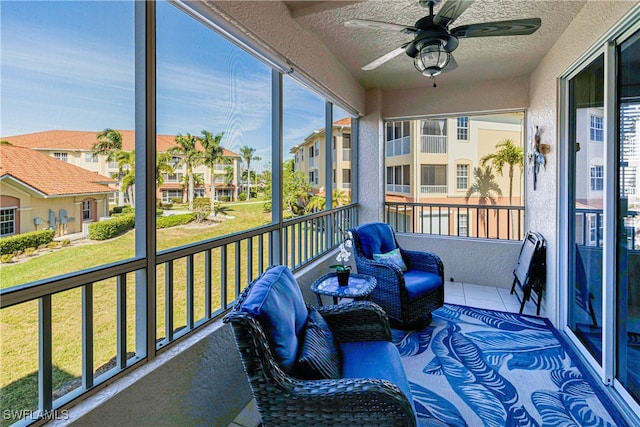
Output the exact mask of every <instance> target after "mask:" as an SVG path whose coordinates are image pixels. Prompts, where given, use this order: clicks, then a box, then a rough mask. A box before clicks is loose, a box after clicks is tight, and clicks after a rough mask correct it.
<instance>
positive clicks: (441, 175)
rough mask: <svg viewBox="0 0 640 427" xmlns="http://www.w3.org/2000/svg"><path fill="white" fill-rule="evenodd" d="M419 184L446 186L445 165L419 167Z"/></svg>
mask: <svg viewBox="0 0 640 427" xmlns="http://www.w3.org/2000/svg"><path fill="white" fill-rule="evenodd" d="M420 172H421V173H420V184H421V185H429V186H445V187H446V186H447V165H421V166H420Z"/></svg>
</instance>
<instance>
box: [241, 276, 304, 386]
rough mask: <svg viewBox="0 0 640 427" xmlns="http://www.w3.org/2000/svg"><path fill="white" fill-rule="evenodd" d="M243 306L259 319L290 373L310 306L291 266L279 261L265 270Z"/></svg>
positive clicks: (285, 368) (243, 308) (276, 356)
mask: <svg viewBox="0 0 640 427" xmlns="http://www.w3.org/2000/svg"><path fill="white" fill-rule="evenodd" d="M241 310H242V311H244V312H246V313H249V314H250V315H251V316H253V317H254V318H256V319H258V321H259V322H260V325H261V326H262V329H263V331H264V333H265V335H266V336H267V340H268V341H269V345H270V346H271V349H272V351H273V352H274V353H275V354H274V357H275V358H276V360H277V361H278V363H280V366H281V367H282V369H283V370H284V371H285V372H288V373H291V372H292V371H293V367H294V364H295V362H296V359H297V355H298V334H299V333H300V331H301V330H302V328H303V327H304V324H305V322H306V320H307V307H306V306H305V304H304V300H303V299H302V293H301V292H300V288H299V287H298V284H297V283H296V279H295V278H294V277H293V274H291V270H289V268H288V267H286V266H282V265H280V266H276V267H273V268H270V269H269V270H267V271H265V272H264V273H263V274H262V276H260V277H259V278H258V279H256V281H255V282H254V283H253V285H252V287H251V290H250V291H249V295H247V298H246V299H245V301H244V303H243V304H242V307H241Z"/></svg>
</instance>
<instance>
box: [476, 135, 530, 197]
mask: <svg viewBox="0 0 640 427" xmlns="http://www.w3.org/2000/svg"><path fill="white" fill-rule="evenodd" d="M496 148H497V149H498V151H496V152H495V153H493V154H487V155H486V156H484V157H483V158H481V159H480V164H482V166H486V165H487V163H488V162H491V163H492V164H493V166H495V168H496V172H498V174H500V176H502V171H503V170H504V167H505V166H507V165H508V166H509V205H511V204H512V203H511V199H512V197H513V167H514V166H516V165H517V166H519V167H520V174H522V168H523V165H524V150H523V149H522V147H519V146H517V145H515V144H514V143H513V141H512V140H511V139H509V138H506V139H503V140H502V141H500V142H499V143H498V144H496Z"/></svg>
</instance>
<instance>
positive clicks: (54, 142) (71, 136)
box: [1, 130, 240, 157]
mask: <svg viewBox="0 0 640 427" xmlns="http://www.w3.org/2000/svg"><path fill="white" fill-rule="evenodd" d="M118 132H120V134H121V135H122V149H123V150H125V151H132V150H133V148H134V146H135V132H134V131H132V130H119V131H118ZM98 133H100V132H94V131H80V130H48V131H44V132H35V133H28V134H24V135H14V136H3V137H2V138H1V139H3V140H7V141H9V142H10V143H12V144H13V145H18V146H21V147H29V148H33V149H35V150H56V149H57V150H77V151H91V149H92V147H93V145H94V144H95V143H96V142H97V140H96V136H97V135H98ZM175 139H176V136H175V135H158V136H157V138H156V141H157V144H158V145H157V149H158V151H160V152H165V151H168V150H169V149H170V148H171V147H175V146H176V144H175ZM222 150H223V153H224V155H225V156H228V157H240V155H239V154H237V153H234V152H233V151H231V150H227V149H226V148H224V147H223V149H222Z"/></svg>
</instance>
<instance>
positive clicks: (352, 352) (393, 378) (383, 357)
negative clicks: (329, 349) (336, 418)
mask: <svg viewBox="0 0 640 427" xmlns="http://www.w3.org/2000/svg"><path fill="white" fill-rule="evenodd" d="M340 349H341V351H342V377H343V378H379V379H383V380H387V381H390V382H392V383H394V384H395V385H397V386H398V387H399V388H400V390H402V392H403V393H404V394H405V396H407V398H408V399H409V402H411V405H412V406H413V396H412V395H411V389H410V388H409V381H408V380H407V376H406V374H405V372H404V368H403V367H402V361H401V359H400V353H399V352H398V349H397V348H396V346H395V345H393V344H392V343H391V342H389V341H353V342H345V343H340ZM414 409H415V408H414ZM414 412H415V410H414Z"/></svg>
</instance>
